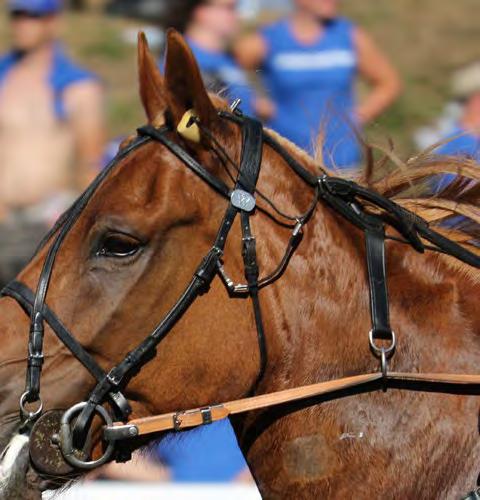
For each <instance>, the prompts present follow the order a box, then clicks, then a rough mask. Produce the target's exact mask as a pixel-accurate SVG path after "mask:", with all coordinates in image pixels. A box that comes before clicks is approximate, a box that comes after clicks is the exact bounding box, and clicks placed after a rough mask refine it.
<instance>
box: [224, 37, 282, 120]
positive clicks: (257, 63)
mask: <svg viewBox="0 0 480 500" xmlns="http://www.w3.org/2000/svg"><path fill="white" fill-rule="evenodd" d="M233 52H234V55H235V59H236V60H237V62H238V64H239V65H240V66H242V67H243V68H244V69H245V70H246V71H247V72H251V71H255V70H256V69H258V68H260V67H261V66H262V64H263V61H265V59H266V57H267V55H268V47H267V44H266V42H265V40H264V38H263V37H262V35H260V33H249V34H248V35H244V36H243V37H241V38H240V39H238V40H237V42H236V43H235V45H234V47H233ZM255 87H256V90H257V95H256V97H255V102H254V103H253V106H254V108H255V112H256V114H257V116H258V117H259V118H261V119H262V120H269V119H270V118H272V117H273V115H274V114H275V113H276V108H275V104H274V103H273V102H272V101H271V100H270V99H269V98H268V97H267V95H266V92H265V91H264V90H263V89H262V88H261V85H259V82H258V81H256V85H255Z"/></svg>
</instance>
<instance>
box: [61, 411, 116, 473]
mask: <svg viewBox="0 0 480 500" xmlns="http://www.w3.org/2000/svg"><path fill="white" fill-rule="evenodd" d="M87 404H88V403H86V402H83V403H78V404H76V405H74V406H72V407H71V408H70V409H69V410H67V411H66V412H65V413H64V414H63V417H62V420H61V421H60V433H59V445H60V450H61V452H62V455H63V458H64V459H65V461H66V462H67V463H68V464H70V465H71V466H72V467H76V468H77V469H84V470H91V469H95V468H97V467H99V466H100V465H104V464H105V463H107V462H108V461H109V460H110V459H111V458H112V457H113V453H114V451H115V443H114V441H110V442H109V443H108V445H107V449H106V450H105V453H104V454H103V455H102V456H101V457H100V458H99V459H97V460H84V459H82V458H78V455H79V454H81V455H85V454H84V452H82V451H80V450H76V449H75V448H74V446H73V438H72V429H71V423H72V420H73V419H74V418H75V417H76V416H77V415H78V414H79V413H81V412H82V410H83V409H84V408H85V407H86V406H87ZM95 413H96V414H97V415H99V416H100V417H101V418H102V420H103V421H104V422H105V424H106V426H107V427H110V426H112V425H113V420H112V418H111V417H110V414H109V413H108V412H107V410H105V408H104V407H103V406H100V405H97V406H96V407H95Z"/></svg>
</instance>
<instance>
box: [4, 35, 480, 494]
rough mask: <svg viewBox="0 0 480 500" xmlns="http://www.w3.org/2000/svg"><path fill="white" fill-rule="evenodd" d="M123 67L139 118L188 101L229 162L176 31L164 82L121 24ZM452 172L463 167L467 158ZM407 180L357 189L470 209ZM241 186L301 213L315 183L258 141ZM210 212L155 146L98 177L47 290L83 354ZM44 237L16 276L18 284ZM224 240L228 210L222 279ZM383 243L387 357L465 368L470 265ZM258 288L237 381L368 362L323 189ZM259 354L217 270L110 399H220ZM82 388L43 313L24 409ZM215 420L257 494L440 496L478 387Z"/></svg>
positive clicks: (18, 469) (285, 232)
mask: <svg viewBox="0 0 480 500" xmlns="http://www.w3.org/2000/svg"><path fill="white" fill-rule="evenodd" d="M139 81H140V95H141V99H142V102H143V106H144V108H145V111H146V114H147V116H148V119H149V122H150V123H151V124H153V125H154V126H156V127H158V126H160V125H162V124H163V123H165V122H166V121H167V122H169V123H172V124H173V125H174V126H176V125H177V124H178V123H179V122H180V120H181V118H182V117H183V116H184V114H185V112H186V111H187V110H189V109H192V108H193V109H195V112H196V114H197V115H198V118H199V120H200V122H201V123H202V125H203V126H205V128H206V129H208V130H210V131H211V134H212V135H213V136H214V137H215V139H216V141H218V143H220V144H221V145H222V146H223V148H224V149H225V150H226V152H227V153H228V154H229V155H230V156H231V157H232V158H234V159H235V161H236V162H237V163H238V161H239V158H240V153H241V144H242V137H241V132H240V129H239V128H238V127H237V126H236V125H235V124H233V123H229V122H226V121H225V120H221V119H220V118H219V116H218V113H217V111H216V110H217V109H227V108H226V103H224V102H223V101H222V100H221V99H219V98H218V97H212V96H209V95H208V94H207V92H206V90H205V88H204V86H203V83H202V80H201V77H200V73H199V70H198V67H197V65H196V62H195V60H194V58H193V56H192V54H191V52H190V50H189V49H188V47H187V45H186V43H185V42H184V40H183V39H182V38H181V37H180V36H179V35H178V34H176V33H174V32H170V33H169V36H168V53H167V58H166V72H165V78H163V77H162V76H161V75H160V73H159V71H158V70H157V67H156V64H155V60H154V58H153V57H152V55H151V54H150V52H149V50H148V47H147V44H146V41H145V40H144V38H142V37H140V39H139ZM174 140H175V141H176V142H178V144H180V145H181V147H182V148H185V149H188V151H189V152H190V154H191V155H193V156H194V157H195V158H197V159H198V161H199V162H200V163H201V164H202V165H203V166H204V167H205V168H206V169H207V170H208V171H209V172H210V173H212V174H213V175H215V176H216V177H217V178H220V179H223V180H224V182H225V183H228V182H230V180H229V177H228V175H227V173H226V171H225V168H224V166H223V165H222V164H221V162H220V160H219V158H218V156H216V155H214V154H213V153H212V151H211V149H210V148H209V147H208V146H207V145H206V144H205V143H204V142H205V141H202V142H201V143H199V144H196V143H194V142H191V141H187V140H186V139H184V138H182V137H180V136H176V137H175V139H174ZM278 140H279V141H281V144H282V146H283V147H284V148H285V149H286V150H287V151H288V152H289V153H290V154H291V155H292V156H293V157H294V158H296V160H297V161H298V162H299V163H301V164H302V165H303V166H304V168H305V169H307V170H309V171H311V172H312V173H315V174H318V164H317V162H315V161H314V160H313V159H312V158H310V157H308V156H307V155H306V154H305V153H304V152H302V151H300V150H299V149H297V148H296V147H295V146H293V145H292V144H290V143H288V142H287V141H286V140H283V139H280V138H278ZM123 147H126V145H123ZM437 163H438V162H435V161H434V160H429V159H427V158H426V157H418V158H417V159H416V160H414V161H412V162H411V163H410V164H409V165H408V166H409V167H412V166H417V168H416V169H411V176H412V178H415V177H416V178H421V177H426V176H427V175H429V174H432V173H435V172H437V171H438V170H437V169H438V168H442V165H440V166H439V165H437ZM443 168H445V169H447V170H450V171H452V170H454V171H456V170H457V168H458V169H459V168H460V165H455V166H452V164H451V165H450V166H448V165H447V166H445V163H444V164H443ZM465 169H466V170H465V171H466V172H467V170H468V172H467V173H468V175H470V176H471V177H473V176H474V174H473V173H472V172H473V171H474V169H473V168H470V169H467V168H466V167H465ZM407 183H408V176H407V174H405V173H404V172H399V173H396V174H392V175H390V176H387V177H386V178H384V179H381V180H379V181H377V182H375V183H373V182H371V185H372V186H373V187H374V188H375V189H377V191H379V192H381V193H384V194H388V195H390V196H394V197H396V201H398V202H400V203H402V204H403V205H405V206H407V207H409V208H412V209H415V210H416V211H417V212H418V213H419V214H421V215H423V216H424V217H425V218H427V219H429V220H431V221H437V220H441V219H442V218H444V217H445V216H447V215H452V213H454V212H455V211H456V210H457V211H460V212H461V213H464V214H465V213H466V212H468V214H469V215H470V216H471V218H473V219H475V220H477V221H478V213H477V212H476V211H475V207H474V206H473V203H474V202H472V200H471V199H470V200H468V199H465V200H463V201H462V200H460V201H458V202H457V203H453V202H451V200H450V201H449V200H448V197H446V198H445V199H437V200H435V199H429V198H425V199H421V198H418V199H417V198H411V197H410V198H406V197H404V198H403V199H400V195H399V193H400V191H401V190H402V189H403V188H404V187H405V185H406V184H407ZM258 185H259V188H260V189H261V190H262V191H264V193H265V194H266V195H267V196H268V197H269V198H270V199H272V200H275V203H276V204H277V205H278V206H279V207H280V208H281V210H282V211H283V212H287V213H304V212H305V211H306V210H307V209H308V207H309V206H310V204H311V202H312V198H313V197H314V195H315V193H314V192H313V190H312V189H311V188H309V187H308V186H306V185H305V183H304V182H303V181H302V180H301V179H299V178H298V177H297V176H295V175H294V174H293V173H292V171H291V170H290V169H289V168H288V166H287V164H286V163H285V161H284V160H283V159H281V158H280V156H279V155H278V154H276V153H275V152H274V151H273V150H272V149H271V148H268V147H265V149H264V154H263V163H262V170H261V175H260V179H259V183H258ZM258 204H259V205H260V206H261V208H262V210H260V211H258V212H257V213H256V215H255V216H254V217H253V218H252V224H253V227H254V232H255V235H256V236H257V243H258V261H259V265H260V269H261V270H262V272H264V273H265V274H267V273H268V272H270V271H271V270H273V269H274V268H275V267H276V265H277V264H278V262H279V261H280V260H281V258H282V256H283V251H284V248H285V245H286V241H287V240H288V238H289V236H290V233H291V228H288V227H286V226H287V224H286V223H285V221H283V223H281V222H282V218H281V217H280V216H278V215H277V214H273V215H272V210H271V207H270V206H269V205H268V204H267V203H265V202H264V201H263V200H262V199H260V198H259V201H258ZM225 208H226V201H225V200H224V199H223V198H222V197H220V196H218V195H217V194H215V193H214V192H213V191H212V190H211V188H210V187H209V186H208V185H207V184H206V183H205V182H203V180H202V179H200V178H199V177H198V176H196V175H195V174H194V173H192V172H191V171H190V170H189V169H187V168H185V165H184V164H183V163H182V161H180V160H179V159H178V158H177V157H176V156H175V155H173V154H172V153H171V152H170V151H168V150H167V149H166V148H165V147H164V146H162V145H161V144H159V143H157V142H153V141H150V142H148V143H145V144H144V145H142V146H141V147H139V148H137V149H136V150H135V151H133V152H131V153H130V154H129V155H126V156H125V157H124V158H123V159H121V160H120V161H119V163H118V165H117V166H116V168H115V169H114V170H113V171H112V172H111V173H110V174H109V175H108V176H107V177H106V178H105V179H104V180H103V181H102V183H101V185H100V187H99V189H98V190H97V192H96V193H95V194H94V196H93V197H92V198H91V200H90V201H89V202H88V204H87V206H86V208H85V209H84V210H83V212H82V213H81V215H80V216H79V218H78V220H77V222H76V223H75V224H74V226H73V227H72V229H71V231H70V232H69V234H68V235H67V237H66V239H65V240H64V242H63V245H62V247H61V249H60V251H59V253H58V256H57V259H56V262H55V266H54V269H53V275H52V278H51V284H50V287H49V290H48V297H47V298H48V305H49V307H50V309H51V310H53V311H55V312H56V314H57V315H58V316H59V317H60V318H61V320H62V322H63V323H64V325H65V326H66V327H67V328H68V329H69V330H70V331H71V332H73V333H74V335H75V338H76V339H77V340H78V341H79V342H80V343H81V345H82V346H83V348H84V349H86V350H87V352H88V353H89V354H91V355H92V356H93V357H94V358H95V360H96V361H97V362H98V363H99V364H100V366H101V367H102V368H103V369H105V370H108V369H110V368H111V367H112V366H113V365H114V364H116V363H118V362H119V361H120V360H121V359H122V358H123V357H124V356H125V354H126V353H127V352H128V351H130V350H132V349H133V348H134V347H135V346H136V345H137V344H138V343H139V342H140V341H141V340H142V339H143V338H144V337H145V336H146V334H148V333H149V332H151V331H152V329H153V328H154V327H155V326H156V324H157V323H158V321H159V319H161V318H162V317H163V316H164V315H165V313H166V312H167V311H168V310H169V309H170V308H171V307H172V305H173V304H174V303H175V301H176V300H177V298H178V297H179V295H180V294H181V293H182V291H183V289H184V287H185V284H186V283H188V282H189V280H190V278H191V276H192V274H193V273H194V271H195V269H196V266H197V265H198V260H199V258H201V256H203V255H205V254H206V253H207V251H208V250H209V248H210V246H211V242H212V240H213V239H214V237H215V234H216V231H217V229H218V227H219V225H220V222H221V220H222V217H223V215H224V211H225ZM278 219H280V221H279V220H278ZM279 222H280V223H279ZM444 232H445V233H446V234H447V233H448V235H449V236H450V237H452V238H455V239H456V240H457V241H459V242H460V243H462V244H463V245H468V242H469V240H471V237H470V236H468V235H467V233H464V232H462V231H460V230H457V231H453V230H452V231H448V230H446V229H445V230H444ZM392 234H393V233H392ZM50 245H51V242H47V244H46V245H45V246H44V248H42V249H40V251H39V252H38V253H37V255H36V256H35V257H34V258H33V260H32V261H31V263H30V264H29V265H28V266H27V268H26V269H25V270H24V271H23V272H22V273H21V274H20V276H19V280H20V281H22V282H23V283H25V284H26V285H27V286H28V287H30V288H31V289H35V288H36V285H37V282H38V279H39V275H40V271H41V268H42V265H43V262H44V260H45V257H46V254H47V252H48V249H49V246H50ZM240 248H241V235H240V228H239V226H237V225H236V224H235V226H234V227H233V228H232V231H231V235H230V237H229V239H228V242H227V246H226V250H225V256H224V260H225V263H226V266H227V267H228V270H229V272H230V273H232V274H233V277H234V278H235V279H236V280H237V281H242V279H241V271H242V270H243V262H242V258H241V253H240V251H239V249H240ZM387 258H388V280H389V291H390V297H391V322H392V325H393V326H394V329H395V331H396V333H397V339H398V347H397V352H396V355H395V357H394V358H393V360H392V362H391V365H392V368H393V369H395V370H397V371H406V372H408V371H415V372H417V371H418V372H433V373H435V372H451V373H475V371H476V368H475V367H476V361H477V360H478V359H479V356H480V339H479V338H478V337H479V335H480V314H479V310H478V298H479V292H480V279H479V278H480V274H479V272H478V271H477V270H476V269H474V268H471V267H469V266H467V265H465V264H462V263H459V262H458V261H456V260H454V259H453V258H450V257H448V256H443V255H438V254H436V253H432V252H427V253H426V254H425V255H420V254H418V253H416V252H415V251H414V250H413V249H411V248H410V247H409V246H405V245H401V244H399V243H397V242H394V241H391V242H388V245H387ZM260 300H261V305H262V310H263V321H264V329H265V336H266V345H267V365H266V371H265V373H264V376H263V377H262V379H261V381H260V384H259V386H258V387H257V389H256V393H257V394H263V393H269V392H273V391H277V390H281V389H286V388H293V387H298V386H302V385H306V384H311V383H315V382H319V381H324V380H330V379H334V378H339V377H343V376H348V375H353V374H357V373H367V372H374V371H376V370H378V360H377V359H375V358H374V357H373V356H372V355H371V352H370V349H369V344H368V332H369V330H370V328H371V326H370V316H369V290H368V283H367V272H366V266H365V248H364V239H363V234H362V232H361V231H360V230H358V229H355V228H353V226H351V225H350V224H348V223H347V222H346V221H345V220H344V219H343V218H341V217H340V216H339V215H337V214H336V213H335V212H334V211H332V210H331V209H330V208H328V207H327V206H326V205H324V204H322V203H320V204H319V205H318V207H317V209H316V211H315V213H314V214H313V216H312V218H311V220H310V222H309V223H308V225H307V226H306V227H305V230H304V240H303V242H302V243H301V245H300V246H299V248H298V249H297V251H296V253H295V255H294V256H293V258H292V259H291V261H290V262H289V265H288V267H287V269H286V270H285V272H284V274H283V276H282V277H281V279H279V280H278V281H276V282H275V283H273V284H272V285H270V286H268V287H266V288H265V289H264V290H262V291H261V294H260ZM0 317H1V319H2V330H1V334H0V340H1V342H0V345H1V350H0V450H2V449H4V448H5V447H6V446H7V444H8V443H9V442H10V440H11V438H12V436H13V435H14V434H15V432H16V430H17V429H18V427H19V421H18V401H19V398H20V395H21V394H22V392H23V390H24V389H23V385H24V373H25V367H26V346H27V341H28V326H29V323H28V318H27V317H26V315H25V313H24V311H22V309H21V308H20V307H19V305H18V304H17V302H16V301H14V300H12V299H11V298H3V299H2V300H1V301H0ZM259 365H260V354H259V347H258V341H257V333H256V328H255V320H254V314H253V311H252V308H251V305H250V302H249V301H246V300H235V299H232V298H230V297H229V296H228V293H227V292H226V290H225V287H224V286H223V284H222V283H221V281H220V280H218V279H217V280H215V281H214V282H213V283H212V286H211V289H210V291H209V292H208V293H207V294H205V295H203V296H202V297H201V298H199V299H198V300H197V301H196V302H195V303H194V304H193V305H192V306H191V307H190V308H189V310H188V311H187V313H186V314H185V315H184V316H183V318H182V319H181V320H180V322H179V323H178V324H177V325H176V326H175V328H174V329H173V331H172V332H171V333H170V334H169V335H168V336H167V337H166V338H165V340H164V341H163V342H162V343H161V344H160V346H159V347H158V349H157V353H156V357H155V358H154V359H152V360H151V361H150V362H149V363H147V364H146V365H145V366H144V368H143V369H142V370H141V371H140V372H139V373H138V374H137V375H136V376H135V377H133V378H132V379H131V380H130V382H129V384H128V385H127V387H126V388H125V396H126V397H127V398H128V400H129V401H130V402H131V404H132V407H133V416H134V417H143V416H149V415H154V414H158V413H163V412H168V411H177V410H180V409H188V408H194V407H199V406H202V405H206V404H212V403H218V402H222V401H228V400H233V399H237V398H241V397H244V396H245V395H247V394H248V393H249V391H250V389H251V388H252V386H253V385H254V383H255V381H256V380H257V377H258V373H259ZM94 385H95V380H94V379H93V377H92V376H91V375H90V374H89V373H88V372H87V371H86V370H85V369H84V368H83V367H82V366H81V365H80V364H79V363H78V362H77V360H76V359H75V358H74V357H73V356H72V354H71V352H70V351H69V350H68V349H66V348H65V346H64V345H63V344H61V343H60V342H59V340H58V339H57V337H56V336H55V335H54V333H53V332H52V331H51V330H50V328H49V327H47V329H46V332H45V364H44V368H43V377H42V399H43V404H44V410H49V409H67V408H69V407H71V406H72V405H73V404H75V403H77V402H78V401H82V400H84V399H86V398H87V396H88V395H89V393H90V391H91V390H92V388H93V387H94ZM231 420H232V424H233V426H234V429H235V432H236V435H237V439H238V442H239V445H240V447H241V448H242V450H243V452H244V454H245V457H246V459H247V461H248V464H249V467H250V469H251V471H252V474H253V476H254V477H255V480H256V482H257V485H258V488H259V490H260V492H261V494H262V496H263V497H264V498H269V499H277V498H308V499H310V498H339V499H345V498H359V499H370V498H388V499H406V498H408V499H438V498H449V499H451V498H458V497H459V496H460V495H461V494H463V493H465V492H467V491H469V490H471V489H472V488H473V487H474V486H475V484H476V478H477V474H478V471H479V470H480V442H479V439H478V421H477V420H478V400H477V399H476V397H473V396H459V395H445V394H427V393H419V392H406V391H402V390H388V391H387V392H386V393H382V392H376V393H368V394H367V393H365V394H358V395H355V396H351V397H344V398H342V399H337V400H332V401H324V402H322V403H321V404H317V405H312V406H310V407H308V408H305V407H304V408H300V407H296V408H293V409H291V408H290V409H289V410H281V409H273V410H265V411H257V412H250V413H247V414H246V415H242V416H237V417H235V418H232V419H231ZM20 448H22V447H21V446H20V447H19V450H18V454H17V457H16V458H17V463H16V466H13V467H12V471H13V472H11V474H13V475H15V474H17V475H19V476H24V475H25V474H27V475H28V479H29V480H28V481H27V482H28V485H26V486H28V487H29V488H30V493H31V494H33V490H32V488H33V487H38V478H37V477H36V475H35V473H34V472H33V471H32V469H31V467H30V466H29V463H28V456H25V453H24V450H23V449H20ZM27 482H26V483H27ZM26 486H25V487H26ZM9 494H11V493H8V491H4V495H6V496H7V497H8V495H9ZM26 494H27V493H26V490H25V491H22V493H17V495H18V496H19V497H23V496H26ZM36 494H37V495H38V494H39V493H38V492H37V493H36Z"/></svg>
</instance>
